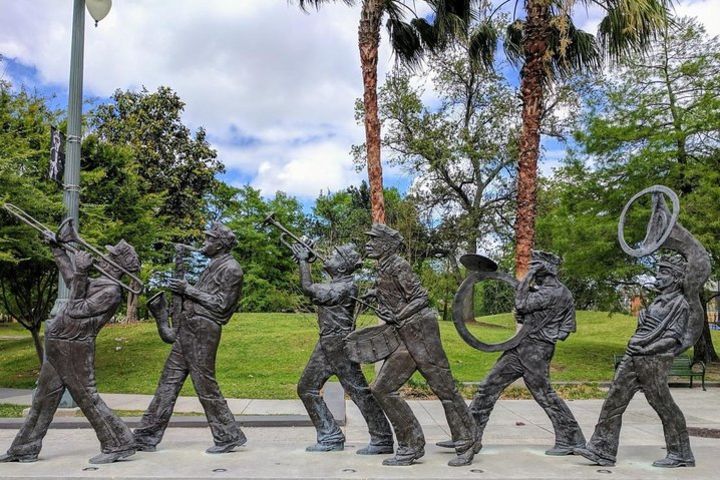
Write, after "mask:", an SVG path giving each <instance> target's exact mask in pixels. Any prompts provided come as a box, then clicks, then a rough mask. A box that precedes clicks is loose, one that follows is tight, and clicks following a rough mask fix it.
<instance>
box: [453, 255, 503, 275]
mask: <svg viewBox="0 0 720 480" xmlns="http://www.w3.org/2000/svg"><path fill="white" fill-rule="evenodd" d="M460 263H462V264H463V265H464V266H465V268H467V269H468V270H472V271H474V272H496V271H497V269H498V265H497V263H495V262H494V261H492V260H491V259H489V258H488V257H485V256H483V255H478V254H476V253H468V254H465V255H463V256H462V257H460Z"/></svg>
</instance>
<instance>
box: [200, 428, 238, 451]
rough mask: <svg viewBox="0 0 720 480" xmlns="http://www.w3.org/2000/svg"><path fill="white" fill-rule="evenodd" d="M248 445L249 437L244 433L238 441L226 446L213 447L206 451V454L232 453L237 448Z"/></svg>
mask: <svg viewBox="0 0 720 480" xmlns="http://www.w3.org/2000/svg"><path fill="white" fill-rule="evenodd" d="M246 443H247V437H246V436H245V434H244V433H242V432H240V438H238V439H237V440H236V441H234V442H231V443H227V444H225V445H213V446H212V447H210V448H208V449H207V450H205V453H210V454H219V453H229V452H232V451H233V449H234V448H235V447H241V446H243V445H245V444H246Z"/></svg>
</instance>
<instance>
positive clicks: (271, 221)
mask: <svg viewBox="0 0 720 480" xmlns="http://www.w3.org/2000/svg"><path fill="white" fill-rule="evenodd" d="M263 225H272V226H273V227H275V228H277V229H278V230H280V231H281V232H282V233H281V234H280V242H281V243H282V244H283V245H285V246H286V247H288V248H289V249H291V250H292V245H290V243H289V242H288V241H287V240H285V239H286V238H287V237H290V238H291V239H293V240H294V241H295V242H297V243H299V244H300V245H302V246H303V247H305V248H307V250H308V251H309V252H310V256H309V257H308V263H312V262H314V261H315V260H317V259H320V261H321V262H325V258H324V257H323V256H322V255H320V254H319V253H318V252H317V251H316V250H315V242H312V241H310V240H308V239H306V238H300V237H298V236H297V235H295V234H293V233H292V232H291V231H290V230H288V229H287V228H285V226H284V225H283V224H282V223H280V222H279V221H278V220H277V219H276V218H275V212H271V213H270V214H269V215H268V216H267V217H265V220H263Z"/></svg>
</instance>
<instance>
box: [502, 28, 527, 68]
mask: <svg viewBox="0 0 720 480" xmlns="http://www.w3.org/2000/svg"><path fill="white" fill-rule="evenodd" d="M524 28H525V22H523V21H522V20H515V21H514V22H512V23H511V24H510V25H508V26H507V29H506V30H505V42H503V45H504V47H505V55H506V56H507V58H508V60H510V61H511V62H512V63H513V64H514V65H516V66H519V65H522V64H523V62H524V60H525V56H524V54H523V47H522V40H523V30H524Z"/></svg>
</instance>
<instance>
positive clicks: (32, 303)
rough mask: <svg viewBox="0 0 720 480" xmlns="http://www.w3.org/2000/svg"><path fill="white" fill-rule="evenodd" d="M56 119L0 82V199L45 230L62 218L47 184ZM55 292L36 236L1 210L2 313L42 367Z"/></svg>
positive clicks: (49, 263)
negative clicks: (26, 335) (22, 333)
mask: <svg viewBox="0 0 720 480" xmlns="http://www.w3.org/2000/svg"><path fill="white" fill-rule="evenodd" d="M57 119H58V115H57V113H56V112H52V111H50V110H49V109H48V108H47V105H46V103H45V99H43V98H41V97H38V96H35V95H33V94H30V93H28V92H27V91H25V90H22V89H21V90H19V91H18V90H14V89H13V87H12V86H11V85H10V84H9V83H7V82H4V81H0V201H2V202H3V203H4V202H10V203H14V204H16V205H18V206H19V207H20V208H22V209H23V210H25V211H27V212H28V213H29V214H30V215H32V216H33V217H35V218H37V219H38V220H39V221H42V222H45V224H46V225H47V226H48V228H55V226H56V225H57V224H58V222H59V219H60V218H61V214H62V207H61V199H60V193H59V190H58V189H57V186H55V185H54V184H52V183H51V182H50V181H48V180H46V176H47V169H48V166H49V165H48V163H49V160H48V157H49V151H50V125H52V124H53V123H55V122H56V121H57ZM56 291H57V269H56V268H55V263H54V262H53V259H52V255H51V254H50V250H49V249H48V248H47V246H44V245H43V244H42V243H41V241H40V236H39V235H38V232H36V231H35V230H32V229H31V228H29V227H27V226H26V225H25V224H23V223H20V222H19V221H18V220H17V219H16V218H15V217H13V216H11V215H10V214H9V213H8V212H6V211H5V210H4V209H0V295H1V297H2V298H1V301H2V307H1V308H2V309H4V310H5V312H6V313H7V314H8V315H10V316H11V317H13V318H14V319H15V320H17V321H18V322H19V323H20V324H21V325H22V326H23V327H25V328H26V329H27V330H28V331H29V332H30V334H31V335H32V337H33V342H34V344H35V350H36V352H37V355H38V360H39V362H40V363H42V359H43V346H42V342H41V340H40V328H41V325H42V322H43V321H44V320H45V319H46V318H47V317H48V315H49V313H50V308H51V307H52V305H53V301H54V299H55V293H56Z"/></svg>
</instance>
